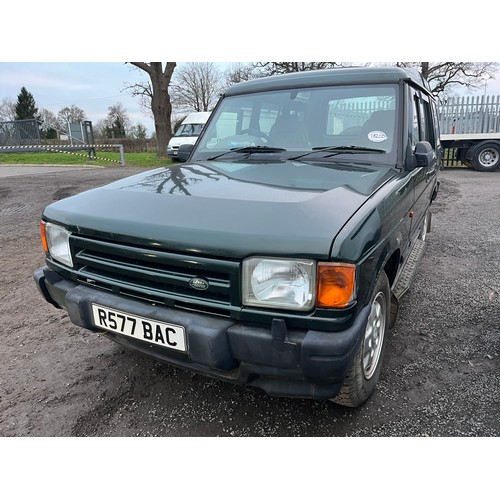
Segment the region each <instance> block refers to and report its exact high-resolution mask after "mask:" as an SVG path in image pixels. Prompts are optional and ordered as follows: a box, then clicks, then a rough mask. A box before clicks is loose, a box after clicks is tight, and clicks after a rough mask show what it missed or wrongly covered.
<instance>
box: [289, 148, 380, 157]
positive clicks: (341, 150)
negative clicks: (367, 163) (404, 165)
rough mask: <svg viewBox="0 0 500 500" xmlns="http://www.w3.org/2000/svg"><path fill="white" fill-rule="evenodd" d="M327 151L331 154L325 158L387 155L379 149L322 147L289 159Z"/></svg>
mask: <svg viewBox="0 0 500 500" xmlns="http://www.w3.org/2000/svg"><path fill="white" fill-rule="evenodd" d="M322 151H326V152H329V151H331V154H329V155H326V156H323V158H329V157H330V156H335V155H341V154H346V153H347V154H356V153H385V152H386V151H385V149H377V148H364V147H361V146H321V147H316V148H312V150H311V151H308V152H307V153H303V154H301V155H298V156H293V157H291V158H288V159H289V160H298V159H299V158H303V157H304V156H307V155H310V154H313V153H318V152H322Z"/></svg>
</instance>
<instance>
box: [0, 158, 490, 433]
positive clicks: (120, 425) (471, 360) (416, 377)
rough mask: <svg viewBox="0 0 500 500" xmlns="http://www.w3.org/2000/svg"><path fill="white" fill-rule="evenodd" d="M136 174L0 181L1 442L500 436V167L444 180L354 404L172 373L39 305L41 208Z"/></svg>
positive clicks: (40, 175) (83, 172) (85, 172)
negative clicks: (360, 398)
mask: <svg viewBox="0 0 500 500" xmlns="http://www.w3.org/2000/svg"><path fill="white" fill-rule="evenodd" d="M2 168H3V167H2V166H0V170H1V169H2ZM138 171H140V170H139V169H133V168H128V167H110V168H100V169H96V168H90V169H78V168H76V169H75V168H72V169H66V170H54V169H51V170H50V171H44V172H30V175H10V176H6V177H4V178H2V179H1V182H0V227H1V228H2V230H1V232H0V247H1V250H2V266H1V267H0V335H1V342H2V347H1V349H0V436H283V437H288V436H351V437H352V436H500V421H499V414H500V396H499V395H500V369H499V368H500V297H499V295H500V231H499V221H500V203H499V199H500V196H499V195H500V172H496V173H491V174H487V173H479V172H475V171H472V170H445V171H443V172H442V174H441V179H442V185H441V190H440V193H439V196H438V199H437V200H436V202H435V204H434V205H433V228H432V232H431V233H430V234H429V236H428V244H427V248H426V251H425V254H424V257H423V259H422V261H421V262H420V263H419V267H418V271H417V273H416V275H415V277H414V281H413V284H412V287H411V289H410V291H409V292H408V293H407V295H406V296H405V297H404V298H403V299H402V302H401V307H400V311H399V316H398V320H397V322H396V325H395V328H394V329H393V330H392V331H391V333H390V337H389V339H388V345H387V349H386V354H385V364H384V368H383V370H382V374H381V379H380V382H379V385H378V389H377V390H376V392H375V394H374V395H373V397H372V398H371V399H370V400H369V401H368V402H367V403H366V404H364V405H363V406H362V407H360V408H358V409H354V410H353V409H347V408H343V407H340V406H337V405H335V404H333V403H331V402H328V401H311V400H301V399H282V398H271V397H269V396H267V395H266V394H265V393H263V392H261V391H259V390H257V389H254V388H249V387H242V386H236V385H231V384H227V383H224V382H219V381H216V380H212V379H210V378H206V377H203V376H199V375H193V374H191V373H190V372H188V371H184V370H181V369H177V368H172V367H170V366H168V365H165V364H162V363H159V362H156V361H153V360H151V359H148V358H145V357H142V356H140V355H138V354H136V353H132V352H129V351H127V350H125V349H124V348H122V347H120V346H118V345H117V344H115V343H113V342H111V341H110V340H108V339H107V338H106V337H105V336H104V335H101V334H98V333H92V332H88V331H85V330H82V329H80V328H78V327H76V326H74V325H73V324H72V323H71V322H70V321H69V319H68V318H67V316H66V314H65V313H64V312H63V311H59V310H56V309H55V308H53V307H52V306H50V305H49V304H47V303H46V302H45V301H44V299H43V298H42V297H41V295H40V294H39V293H38V291H37V289H36V286H35V284H34V281H33V279H32V273H33V271H34V270H35V269H36V268H37V267H39V266H41V265H42V264H43V261H44V254H43V251H42V247H41V244H40V241H39V234H38V224H39V218H40V215H41V212H42V210H43V208H44V207H45V206H46V205H47V204H49V203H51V202H52V201H54V200H58V199H61V198H63V197H67V196H71V195H73V194H76V193H77V192H80V191H83V190H86V189H90V188H93V187H95V186H99V185H102V184H105V183H107V182H110V181H112V180H115V179H119V178H123V177H125V176H128V175H132V174H134V173H135V172H138ZM124 210H133V207H124Z"/></svg>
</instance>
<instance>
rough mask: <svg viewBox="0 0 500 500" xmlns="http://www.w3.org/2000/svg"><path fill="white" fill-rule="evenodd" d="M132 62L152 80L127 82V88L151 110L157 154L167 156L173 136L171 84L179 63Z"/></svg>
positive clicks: (160, 156) (161, 156)
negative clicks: (134, 82)
mask: <svg viewBox="0 0 500 500" xmlns="http://www.w3.org/2000/svg"><path fill="white" fill-rule="evenodd" d="M130 64H132V65H133V66H135V67H137V68H139V69H140V70H142V71H144V72H145V73H147V74H148V76H149V79H150V82H141V83H137V84H129V83H126V84H125V85H126V87H125V88H126V89H127V90H129V91H130V92H131V94H132V95H133V96H139V97H141V99H142V100H143V106H146V107H149V109H150V110H151V112H152V114H153V119H154V123H155V132H156V139H157V148H156V156H157V157H159V158H163V157H166V156H167V145H168V141H170V138H171V137H172V122H171V115H172V103H171V102H170V92H169V86H170V82H171V80H172V75H173V73H174V69H175V67H176V65H177V63H175V62H167V63H161V62H150V63H146V62H131V63H130ZM163 64H165V67H163ZM148 103H149V106H148Z"/></svg>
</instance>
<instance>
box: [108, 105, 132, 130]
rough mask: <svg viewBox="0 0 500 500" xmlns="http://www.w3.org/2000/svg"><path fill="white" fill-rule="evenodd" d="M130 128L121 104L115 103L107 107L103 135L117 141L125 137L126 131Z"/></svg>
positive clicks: (125, 111) (128, 119)
mask: <svg viewBox="0 0 500 500" xmlns="http://www.w3.org/2000/svg"><path fill="white" fill-rule="evenodd" d="M130 127H131V122H130V118H129V117H128V115H127V110H126V109H125V108H124V107H123V104H121V103H119V102H118V103H116V104H115V105H113V106H109V107H108V116H107V117H106V120H105V128H104V133H105V135H106V137H109V138H113V139H117V138H120V137H126V135H127V131H128V130H129V129H130Z"/></svg>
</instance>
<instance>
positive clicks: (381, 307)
mask: <svg viewBox="0 0 500 500" xmlns="http://www.w3.org/2000/svg"><path fill="white" fill-rule="evenodd" d="M370 304H371V309H370V314H369V316H368V322H367V324H366V328H365V332H364V335H363V338H362V340H361V343H360V345H359V348H358V350H357V352H356V355H355V356H354V361H353V363H352V366H351V368H350V369H349V372H348V373H347V377H346V379H345V380H344V385H343V386H342V388H341V389H340V392H339V394H338V395H337V396H336V397H335V398H334V399H333V400H332V401H334V402H335V403H338V404H340V405H343V406H350V407H356V406H359V405H361V404H362V403H364V402H365V401H366V400H367V399H368V398H369V397H370V396H371V394H372V393H373V391H374V390H375V386H376V385H377V382H378V379H379V376H380V370H381V368H382V359H383V354H384V349H385V339H386V336H387V331H388V329H389V312H390V311H389V308H390V288H389V280H388V279H387V275H386V274H385V272H384V271H381V272H380V274H379V277H378V279H377V283H376V285H375V290H374V292H373V295H372V298H371V302H370Z"/></svg>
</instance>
